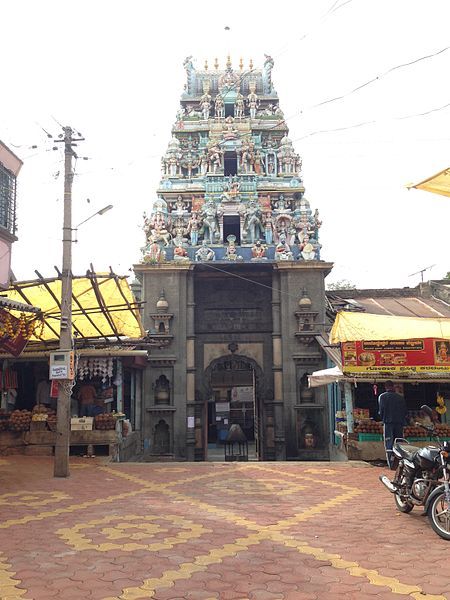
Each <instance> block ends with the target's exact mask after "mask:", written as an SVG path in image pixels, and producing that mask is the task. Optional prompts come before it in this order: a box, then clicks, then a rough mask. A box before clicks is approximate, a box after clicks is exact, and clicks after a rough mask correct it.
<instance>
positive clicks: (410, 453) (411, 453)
mask: <svg viewBox="0 0 450 600" xmlns="http://www.w3.org/2000/svg"><path fill="white" fill-rule="evenodd" d="M395 447H396V449H397V450H398V452H399V454H401V456H402V458H407V459H408V460H412V459H413V458H414V457H415V455H416V454H417V453H418V452H419V450H420V448H418V447H417V446H412V445H411V444H396V445H395Z"/></svg>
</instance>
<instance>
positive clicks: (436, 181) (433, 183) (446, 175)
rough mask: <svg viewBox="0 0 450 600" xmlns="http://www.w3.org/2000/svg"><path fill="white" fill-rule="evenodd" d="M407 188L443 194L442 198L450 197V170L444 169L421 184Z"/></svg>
mask: <svg viewBox="0 0 450 600" xmlns="http://www.w3.org/2000/svg"><path fill="white" fill-rule="evenodd" d="M406 187H408V188H415V189H416V190H425V191H426V192H433V193H434V194H441V195H442V196H450V169H444V170H443V171H440V172H439V173H436V175H432V177H429V178H428V179H425V180H424V181H421V182H420V183H416V184H410V185H408V186H406Z"/></svg>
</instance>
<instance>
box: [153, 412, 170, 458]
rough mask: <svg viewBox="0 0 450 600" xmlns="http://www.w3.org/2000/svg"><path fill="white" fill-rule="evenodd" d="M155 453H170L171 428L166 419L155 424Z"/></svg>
mask: <svg viewBox="0 0 450 600" xmlns="http://www.w3.org/2000/svg"><path fill="white" fill-rule="evenodd" d="M153 454H170V428H169V425H168V424H167V423H166V421H165V420H164V419H160V420H159V421H158V423H157V424H156V425H155V429H154V435H153Z"/></svg>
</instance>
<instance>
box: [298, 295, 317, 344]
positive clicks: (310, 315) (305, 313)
mask: <svg viewBox="0 0 450 600" xmlns="http://www.w3.org/2000/svg"><path fill="white" fill-rule="evenodd" d="M311 308H312V301H311V298H310V297H309V296H308V293H307V291H306V289H305V288H303V291H302V295H301V298H300V299H299V301H298V310H297V311H295V316H296V317H297V331H296V333H295V335H296V337H297V338H299V341H301V342H303V343H305V344H310V343H311V342H312V341H314V336H315V335H317V333H315V332H316V331H317V323H316V320H317V316H318V314H319V313H318V312H317V311H313V310H311Z"/></svg>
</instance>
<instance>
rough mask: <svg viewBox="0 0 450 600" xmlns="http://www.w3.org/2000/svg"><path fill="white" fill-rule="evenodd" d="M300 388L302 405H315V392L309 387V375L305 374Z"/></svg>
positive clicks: (301, 379)
mask: <svg viewBox="0 0 450 600" xmlns="http://www.w3.org/2000/svg"><path fill="white" fill-rule="evenodd" d="M299 388H300V389H299V396H300V404H313V403H314V390H312V389H311V388H310V387H309V385H308V373H304V374H303V375H302V377H301V378H300V385H299Z"/></svg>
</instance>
